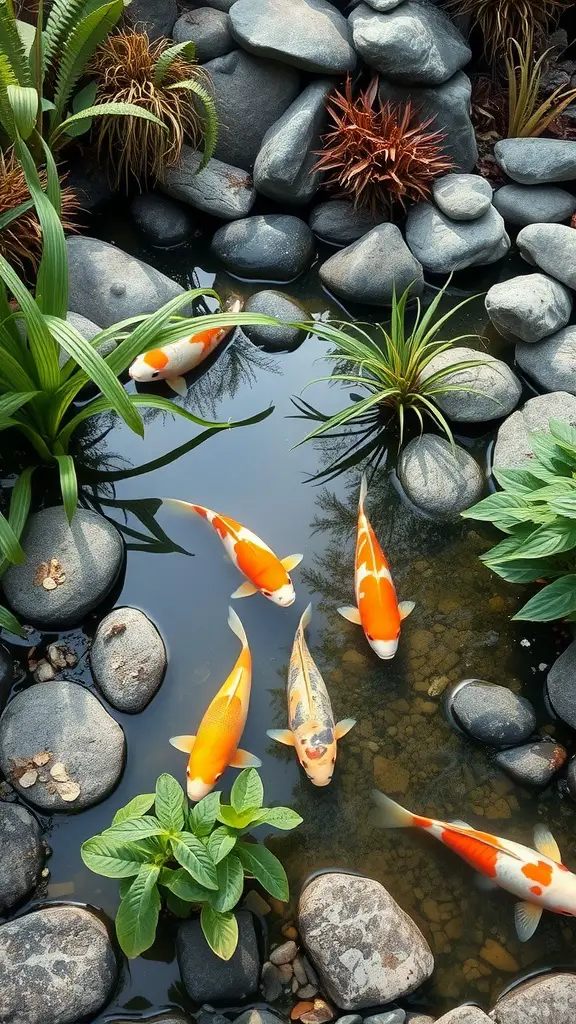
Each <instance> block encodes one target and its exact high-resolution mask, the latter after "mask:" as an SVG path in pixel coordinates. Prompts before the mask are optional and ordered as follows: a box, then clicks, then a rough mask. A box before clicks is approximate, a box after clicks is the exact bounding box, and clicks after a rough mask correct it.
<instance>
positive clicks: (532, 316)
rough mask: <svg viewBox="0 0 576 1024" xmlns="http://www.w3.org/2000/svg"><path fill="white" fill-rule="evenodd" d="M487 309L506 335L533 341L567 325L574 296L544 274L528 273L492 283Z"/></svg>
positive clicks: (487, 299) (511, 337)
mask: <svg viewBox="0 0 576 1024" xmlns="http://www.w3.org/2000/svg"><path fill="white" fill-rule="evenodd" d="M486 312H487V313H488V316H489V317H490V320H491V321H492V323H493V324H494V326H495V328H496V330H497V331H499V332H500V334H501V335H502V337H503V338H507V339H508V340H509V341H516V340H517V339H520V341H524V342H526V343H528V344H533V343H534V342H537V341H542V339H543V338H547V337H548V336H549V335H551V334H554V332H555V331H558V330H560V328H562V327H565V326H566V324H567V323H568V320H569V319H570V314H571V312H572V296H571V294H570V292H569V291H568V289H567V288H566V287H565V286H564V285H563V284H560V282H559V281H555V280H554V279H553V278H551V277H547V276H546V275H545V274H526V275H522V276H520V277H512V278H509V280H508V281H502V282H500V283H499V284H494V285H492V287H491V288H490V289H489V290H488V293H487V295H486Z"/></svg>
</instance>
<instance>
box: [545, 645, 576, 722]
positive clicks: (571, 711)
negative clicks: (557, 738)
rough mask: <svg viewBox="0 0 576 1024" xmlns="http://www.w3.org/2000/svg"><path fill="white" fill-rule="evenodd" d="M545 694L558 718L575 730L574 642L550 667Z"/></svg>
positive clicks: (575, 679)
mask: <svg viewBox="0 0 576 1024" xmlns="http://www.w3.org/2000/svg"><path fill="white" fill-rule="evenodd" d="M546 692H547V694H548V700H549V701H550V704H551V705H552V708H553V710H554V712H555V713H556V714H557V715H558V718H561V719H562V721H563V722H566V724H567V725H569V726H570V728H571V729H576V640H575V641H573V642H572V643H571V644H570V646H569V647H567V648H566V650H565V651H564V652H563V653H562V654H561V655H560V657H559V658H557V659H556V661H555V662H554V664H553V665H552V668H551V669H550V671H549V673H548V677H547V679H546Z"/></svg>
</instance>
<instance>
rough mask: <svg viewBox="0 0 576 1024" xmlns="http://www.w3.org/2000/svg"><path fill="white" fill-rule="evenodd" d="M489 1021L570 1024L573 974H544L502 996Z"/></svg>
mask: <svg viewBox="0 0 576 1024" xmlns="http://www.w3.org/2000/svg"><path fill="white" fill-rule="evenodd" d="M490 1017H491V1018H492V1020H493V1021H495V1024H544V1022H546V1024H574V1021H575V1020H576V974H572V973H570V972H568V971H566V973H564V974H561V973H559V972H558V973H553V974H544V975H541V976H540V977H537V978H532V979H531V980H530V981H525V982H524V983H523V984H522V985H517V986H516V987H515V988H513V989H512V990H511V991H510V992H507V993H506V994H505V995H503V996H502V997H501V998H500V999H499V1000H498V1002H497V1003H496V1006H495V1007H494V1009H493V1010H492V1012H491V1014H490Z"/></svg>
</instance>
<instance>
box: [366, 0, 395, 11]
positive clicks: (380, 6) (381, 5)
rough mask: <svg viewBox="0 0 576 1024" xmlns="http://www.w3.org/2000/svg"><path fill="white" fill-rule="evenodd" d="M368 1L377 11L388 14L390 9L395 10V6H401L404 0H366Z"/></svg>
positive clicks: (369, 5)
mask: <svg viewBox="0 0 576 1024" xmlns="http://www.w3.org/2000/svg"><path fill="white" fill-rule="evenodd" d="M366 3H367V4H368V7H373V8H374V10H375V11H380V12H381V13H384V14H386V13H387V12H388V11H393V10H394V8H395V7H399V6H400V4H401V3H402V0H366Z"/></svg>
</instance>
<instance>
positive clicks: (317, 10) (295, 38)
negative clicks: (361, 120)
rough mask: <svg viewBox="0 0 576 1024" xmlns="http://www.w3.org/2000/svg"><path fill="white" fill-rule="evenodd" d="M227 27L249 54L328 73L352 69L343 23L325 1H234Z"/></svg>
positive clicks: (353, 56) (351, 53)
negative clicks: (229, 27)
mask: <svg viewBox="0 0 576 1024" xmlns="http://www.w3.org/2000/svg"><path fill="white" fill-rule="evenodd" d="M230 24H231V29H232V35H233V36H234V37H235V39H237V40H238V42H239V43H240V45H241V46H243V47H244V49H245V50H249V51H250V53H256V54H258V55H261V56H263V57H274V58H275V59H276V60H279V61H283V62H285V63H286V64H293V65H294V66H295V67H297V68H302V69H303V70H304V71H318V72H320V73H321V74H327V75H331V74H334V75H342V74H344V73H345V72H346V71H353V70H354V68H355V66H356V59H357V58H356V54H355V52H354V48H353V46H352V39H351V34H350V29H349V28H348V25H347V22H346V19H345V18H344V17H343V16H342V15H341V14H340V12H339V11H337V10H336V9H335V8H334V6H333V4H331V3H330V2H329V0H282V3H281V4H279V3H278V2H277V0H236V3H235V4H233V5H232V7H231V9H230Z"/></svg>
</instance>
